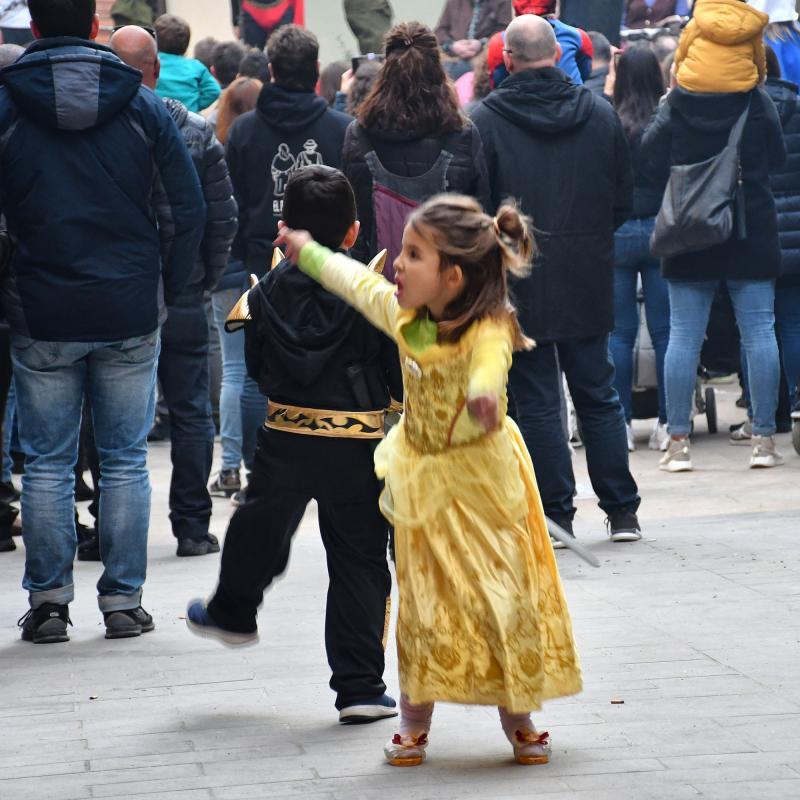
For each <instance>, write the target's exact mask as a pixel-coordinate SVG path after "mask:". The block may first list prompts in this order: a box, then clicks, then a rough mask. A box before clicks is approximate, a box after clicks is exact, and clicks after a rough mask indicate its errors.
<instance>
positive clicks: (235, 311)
mask: <svg viewBox="0 0 800 800" xmlns="http://www.w3.org/2000/svg"><path fill="white" fill-rule="evenodd" d="M256 286H258V277H257V276H255V275H252V274H251V275H250V289H253V288H254V287H256ZM250 289H248V290H247V291H246V292H245V293H244V294H243V295H242V296H241V297H240V298H239V300H238V302H237V303H236V305H235V306H234V307H233V308H232V309H231V313H230V314H228V317H227V319H226V320H225V330H226V332H227V333H236V331H240V330H241V329H242V328H244V323H245V322H247V320H249V319H251V317H250V307H249V306H248V305H247V295H248V294H250Z"/></svg>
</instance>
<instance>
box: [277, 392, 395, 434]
mask: <svg viewBox="0 0 800 800" xmlns="http://www.w3.org/2000/svg"><path fill="white" fill-rule="evenodd" d="M385 417H386V414H385V412H383V411H330V410H327V409H321V408H303V407H301V406H287V405H284V404H283V403H273V402H272V401H270V402H269V406H268V408H267V421H266V422H265V423H264V424H265V426H266V427H267V428H271V429H272V430H277V431H285V432H286V433H299V434H303V435H305V436H329V437H337V438H340V439H382V438H383V423H384V419H385Z"/></svg>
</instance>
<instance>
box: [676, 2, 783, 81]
mask: <svg viewBox="0 0 800 800" xmlns="http://www.w3.org/2000/svg"><path fill="white" fill-rule="evenodd" d="M768 22H769V16H768V15H767V14H764V13H762V12H761V11H758V10H757V9H755V8H753V7H752V6H749V5H748V4H747V3H746V2H745V0H697V2H696V3H695V5H694V16H693V17H692V19H691V20H690V21H689V24H688V25H687V26H686V27H685V28H684V30H683V33H682V34H681V40H680V43H679V44H678V50H677V52H676V53H675V77H676V80H677V82H678V86H680V87H681V88H683V89H686V90H687V91H689V92H703V93H712V92H749V91H751V90H752V89H755V87H756V86H758V85H759V84H760V83H761V82H762V81H764V79H765V78H766V74H767V60H766V53H765V50H764V28H765V27H766V25H767V23H768Z"/></svg>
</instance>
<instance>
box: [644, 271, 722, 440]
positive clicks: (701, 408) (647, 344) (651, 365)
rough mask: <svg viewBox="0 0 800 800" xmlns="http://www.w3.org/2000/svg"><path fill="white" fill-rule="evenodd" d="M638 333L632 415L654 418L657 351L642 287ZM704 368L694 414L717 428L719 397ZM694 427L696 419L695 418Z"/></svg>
mask: <svg viewBox="0 0 800 800" xmlns="http://www.w3.org/2000/svg"><path fill="white" fill-rule="evenodd" d="M638 305H639V334H638V336H637V337H636V344H635V345H634V353H633V406H632V409H633V418H634V419H652V418H653V417H657V416H658V378H657V373H656V353H655V350H654V349H653V343H652V341H651V339H650V331H649V330H648V329H647V317H646V315H645V310H644V294H643V292H642V289H641V285H640V287H639V294H638ZM705 374H706V371H705V369H704V368H703V367H702V366H700V367H698V370H697V381H696V383H695V389H694V414H693V416H697V415H698V414H705V417H706V423H707V424H708V432H709V433H716V432H717V397H716V394H715V393H714V387H713V386H705V384H704V382H703V377H704V375H705ZM692 430H694V421H693V422H692Z"/></svg>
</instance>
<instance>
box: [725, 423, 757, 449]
mask: <svg viewBox="0 0 800 800" xmlns="http://www.w3.org/2000/svg"><path fill="white" fill-rule="evenodd" d="M752 440H753V424H752V423H751V422H750V420H749V419H748V420H746V421H745V422H743V423H742V424H741V425H737V426H736V427H735V428H733V430H731V438H730V443H731V444H738V445H750V444H752Z"/></svg>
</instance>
